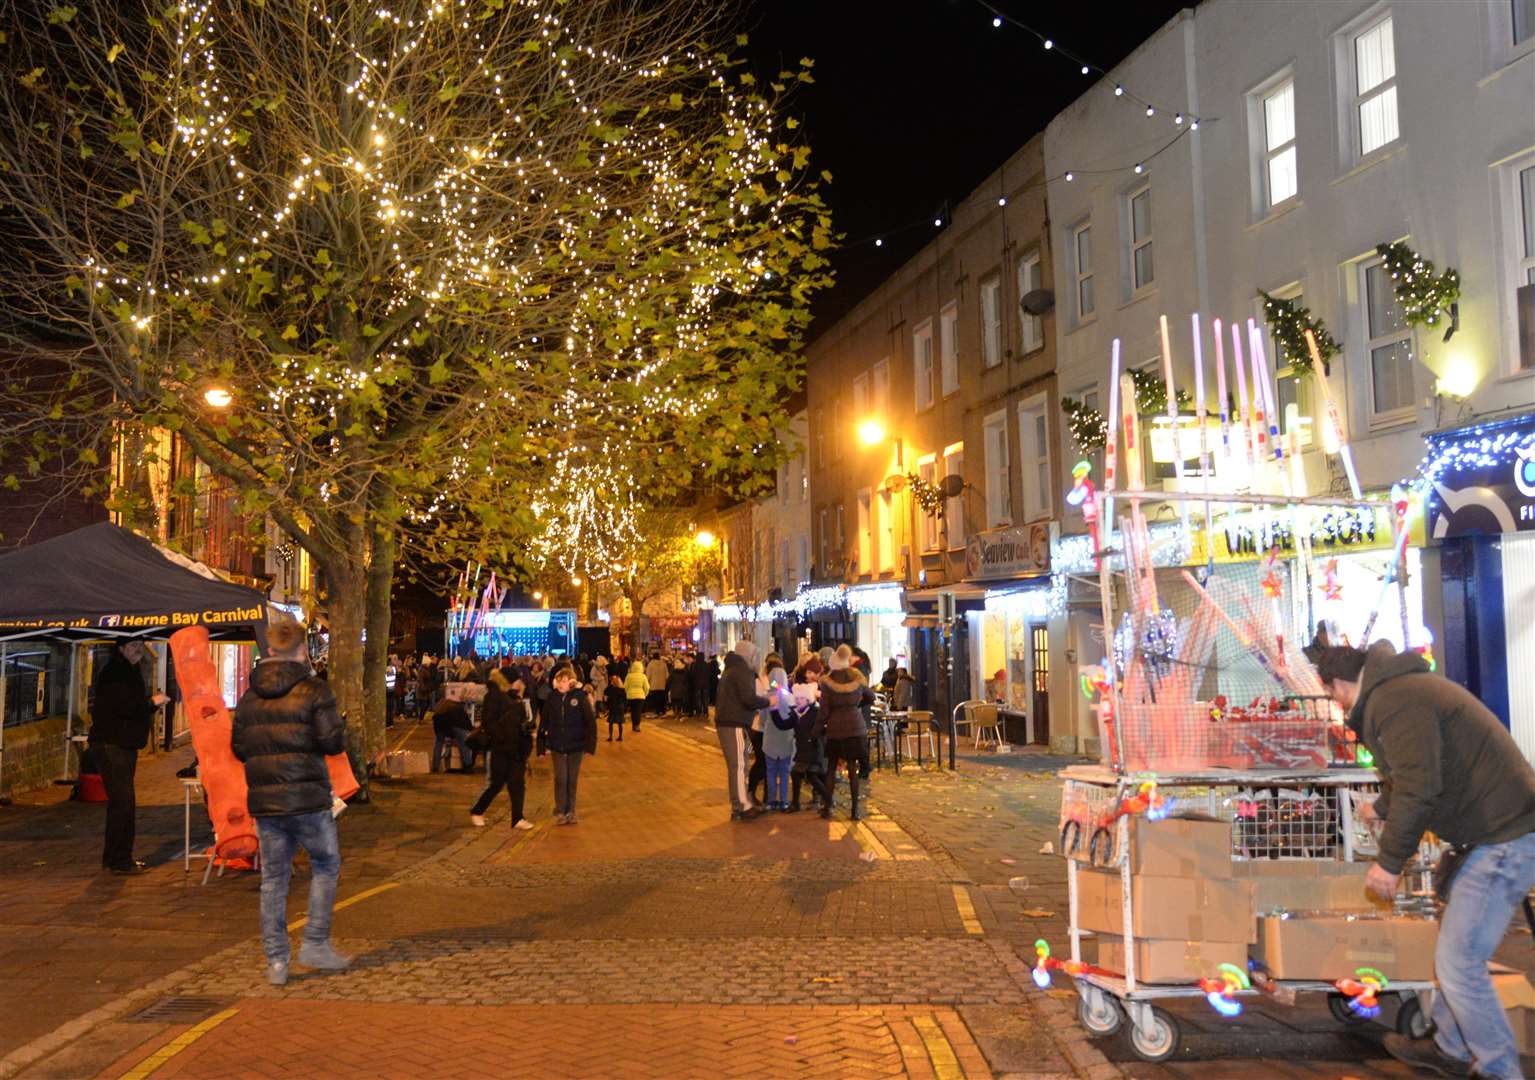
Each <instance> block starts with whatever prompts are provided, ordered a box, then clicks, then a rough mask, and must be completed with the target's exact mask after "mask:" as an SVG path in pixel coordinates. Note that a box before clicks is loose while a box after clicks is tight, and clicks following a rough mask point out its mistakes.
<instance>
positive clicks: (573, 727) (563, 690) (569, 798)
mask: <svg viewBox="0 0 1535 1080" xmlns="http://www.w3.org/2000/svg"><path fill="white" fill-rule="evenodd" d="M538 716H539V721H538V754H539V756H540V757H542V756H543V755H544V753H545V752H546V751H547V752H550V753H552V754H553V755H554V823H555V824H556V825H574V824H576V783H577V781H578V780H579V779H580V776H581V755H582V754H595V753H596V752H597V714H596V712H595V711H594V709H593V707H592V699H591V697H590V696H589V695H588V694H587V693H586V692H585V691H584V690H582V689H581V688H580V687H579V686H577V685H576V673H575V672H574V671H572V670H571V669H570V668H568V667H562V668H558V669H556V671H555V673H554V677H553V678H552V679H550V691H549V696H548V697H546V698H545V699H544V703H543V707H542V708H541V709H540V710H539V714H538Z"/></svg>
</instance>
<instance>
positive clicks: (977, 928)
mask: <svg viewBox="0 0 1535 1080" xmlns="http://www.w3.org/2000/svg"><path fill="white" fill-rule="evenodd" d="M954 906H955V907H957V908H958V909H959V921H960V922H962V923H964V926H965V930H966V931H968V932H969V933H972V934H977V935H978V934H982V933H984V931H983V930H982V929H981V921H980V920H979V919H977V918H976V917H975V905H974V904H972V903H971V902H970V890H969V889H967V888H965V887H964V886H963V885H956V886H954Z"/></svg>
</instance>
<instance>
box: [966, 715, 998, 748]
mask: <svg viewBox="0 0 1535 1080" xmlns="http://www.w3.org/2000/svg"><path fill="white" fill-rule="evenodd" d="M970 715H971V719H972V720H973V721H974V727H975V748H976V749H977V750H979V749H980V748H981V744H982V743H983V742H989V743H991V744H992V745H993V746H994V747H1000V746H1001V745H1002V742H1003V739H1002V720H1001V717H1000V716H999V714H998V710H997V707H996V706H995V705H991V704H983V705H977V706H976V707H975V709H974V710H973V711H972V712H971V714H970Z"/></svg>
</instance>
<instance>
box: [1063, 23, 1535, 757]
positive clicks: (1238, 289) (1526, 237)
mask: <svg viewBox="0 0 1535 1080" xmlns="http://www.w3.org/2000/svg"><path fill="white" fill-rule="evenodd" d="M1116 87H1123V88H1125V90H1126V91H1127V93H1125V94H1123V95H1121V94H1117V93H1116ZM1136 97H1139V98H1140V99H1142V100H1140V101H1135V100H1133V99H1134V98H1136ZM1148 103H1149V104H1150V105H1152V106H1153V107H1154V110H1155V111H1154V113H1153V114H1152V115H1149V116H1148V115H1147V104H1148ZM1180 114H1181V116H1182V119H1183V121H1184V122H1183V123H1181V124H1179V123H1177V122H1176V118H1177V117H1178V116H1179V115H1180ZM1193 117H1199V118H1201V122H1200V124H1199V126H1198V130H1190V129H1191V127H1192V123H1191V118H1193ZM1044 153H1045V171H1046V174H1047V176H1049V177H1050V178H1051V180H1050V183H1049V188H1048V205H1049V211H1050V220H1051V234H1050V241H1051V242H1050V255H1051V258H1052V260H1053V263H1054V280H1055V281H1056V282H1057V290H1056V326H1057V328H1058V338H1057V342H1058V344H1057V356H1058V368H1057V373H1058V385H1059V387H1060V390H1061V393H1062V395H1063V397H1075V398H1077V399H1079V400H1083V399H1085V400H1086V401H1087V402H1088V403H1089V404H1093V405H1095V406H1096V407H1098V408H1099V409H1101V410H1105V411H1106V409H1107V404H1108V385H1107V384H1108V371H1109V356H1110V343H1111V341H1112V340H1113V339H1114V338H1116V337H1117V338H1119V339H1121V342H1122V350H1123V351H1122V362H1123V364H1124V365H1125V367H1126V368H1131V367H1142V366H1146V365H1149V364H1151V363H1152V362H1153V361H1155V360H1157V358H1158V357H1159V353H1160V347H1159V334H1158V317H1159V316H1160V315H1166V316H1167V317H1168V319H1169V324H1170V328H1171V333H1172V343H1173V348H1172V352H1173V356H1174V359H1175V362H1176V363H1177V372H1178V375H1177V377H1178V381H1179V384H1180V386H1183V387H1188V388H1192V369H1191V366H1190V357H1191V349H1190V315H1191V313H1193V312H1196V311H1197V312H1199V313H1200V314H1201V315H1202V317H1203V318H1204V319H1205V320H1206V322H1205V325H1206V327H1208V326H1209V320H1210V318H1211V317H1213V316H1220V317H1221V318H1223V319H1225V320H1228V321H1229V320H1232V319H1240V320H1245V319H1247V318H1257V319H1258V321H1259V324H1260V325H1262V309H1261V304H1260V301H1259V299H1258V292H1259V290H1260V289H1261V290H1265V291H1268V292H1269V293H1271V294H1273V295H1276V296H1280V297H1295V296H1299V297H1302V298H1303V302H1304V304H1305V305H1306V306H1307V307H1309V308H1310V310H1311V313H1312V315H1313V316H1314V317H1318V318H1320V319H1321V320H1323V322H1324V323H1325V324H1326V327H1327V329H1328V330H1329V331H1330V332H1331V333H1332V335H1333V337H1334V338H1335V339H1336V340H1337V341H1338V343H1339V345H1340V346H1341V347H1342V353H1341V355H1339V356H1337V357H1334V358H1333V360H1332V363H1331V373H1330V377H1329V380H1328V385H1329V387H1330V388H1331V393H1332V395H1333V397H1334V398H1335V399H1336V400H1337V401H1338V403H1339V407H1340V409H1341V410H1342V414H1343V417H1342V418H1343V423H1344V425H1345V426H1346V428H1347V429H1348V436H1349V438H1350V441H1351V442H1352V445H1353V451H1354V460H1355V462H1356V463H1357V466H1358V472H1359V479H1360V481H1361V483H1362V485H1363V486H1364V488H1365V489H1366V490H1370V489H1375V490H1379V489H1381V488H1383V487H1385V486H1388V485H1390V484H1391V483H1392V482H1394V481H1397V480H1400V479H1402V478H1404V477H1409V476H1411V475H1412V474H1413V472H1414V470H1415V468H1416V466H1417V464H1418V463H1419V461H1420V460H1421V459H1422V458H1423V456H1424V453H1425V445H1424V441H1423V435H1424V434H1425V433H1426V432H1429V431H1432V430H1435V429H1439V428H1443V427H1448V426H1453V425H1455V424H1457V423H1459V422H1464V421H1466V420H1468V419H1470V418H1471V417H1475V416H1483V415H1487V414H1493V413H1497V412H1499V411H1500V410H1509V409H1519V408H1526V409H1528V408H1531V407H1535V346H1532V345H1531V344H1529V343H1528V342H1527V343H1526V344H1525V345H1524V351H1522V352H1521V345H1520V339H1519V309H1518V306H1517V305H1518V304H1519V303H1520V301H1521V298H1520V296H1519V293H1518V290H1519V289H1520V287H1521V286H1525V285H1530V284H1535V4H1532V3H1531V2H1529V0H1411V2H1406V0H1397V2H1396V3H1390V2H1387V3H1369V2H1365V0H1282V2H1281V0H1206V2H1205V3H1202V4H1201V5H1200V6H1199V7H1198V8H1197V9H1196V10H1185V11H1183V12H1180V13H1179V14H1178V15H1177V16H1176V17H1174V18H1173V19H1172V20H1170V21H1169V22H1168V23H1167V24H1166V25H1164V26H1163V27H1162V28H1161V29H1160V30H1159V31H1158V32H1157V33H1156V34H1154V35H1153V36H1152V37H1151V38H1150V39H1148V40H1147V41H1146V42H1145V43H1143V44H1142V45H1141V46H1140V47H1139V48H1138V49H1137V50H1136V51H1135V52H1134V53H1133V54H1132V55H1131V56H1130V57H1129V58H1127V59H1126V60H1125V61H1124V62H1123V63H1122V64H1121V65H1119V66H1118V67H1117V68H1115V69H1114V70H1113V71H1111V72H1109V74H1108V75H1107V76H1106V77H1105V78H1104V79H1102V80H1101V81H1100V82H1098V83H1097V84H1096V85H1095V86H1094V87H1093V88H1092V89H1091V90H1089V91H1088V92H1087V93H1086V94H1084V95H1083V96H1082V97H1081V98H1080V99H1079V100H1078V101H1076V102H1075V103H1073V104H1072V105H1071V106H1069V107H1068V108H1067V109H1065V110H1064V111H1063V112H1062V113H1061V114H1060V115H1058V116H1057V117H1056V118H1055V119H1054V120H1053V121H1052V122H1051V123H1050V124H1049V126H1048V127H1047V129H1046V132H1045V141H1044ZM1068 173H1069V174H1070V176H1071V179H1070V180H1068V179H1067V178H1066V177H1067V175H1068ZM1393 241H1405V242H1406V243H1407V244H1408V245H1409V246H1411V247H1412V248H1413V249H1415V250H1416V251H1417V252H1418V253H1419V254H1420V255H1421V256H1423V257H1425V258H1427V259H1430V260H1432V261H1433V262H1434V263H1435V264H1437V266H1438V267H1439V268H1440V269H1444V268H1446V267H1454V268H1456V269H1457V270H1458V271H1459V273H1460V276H1461V282H1462V297H1461V300H1460V304H1459V329H1458V331H1457V332H1456V333H1455V335H1454V337H1453V339H1452V340H1451V341H1450V342H1448V343H1446V342H1443V341H1442V340H1441V337H1442V328H1441V329H1432V330H1418V331H1411V330H1409V329H1408V328H1407V327H1406V326H1405V324H1403V323H1402V322H1401V319H1400V308H1399V305H1398V304H1397V302H1396V300H1395V298H1394V295H1393V293H1392V291H1391V288H1390V281H1389V275H1386V274H1383V272H1382V271H1381V270H1380V269H1379V260H1378V259H1377V257H1376V255H1375V247H1376V245H1377V244H1380V243H1385V242H1393ZM1523 302H1524V303H1525V304H1526V305H1527V306H1528V310H1527V311H1526V313H1525V316H1524V317H1525V319H1526V320H1529V321H1530V322H1531V327H1530V329H1527V331H1526V333H1527V334H1529V335H1532V336H1535V290H1529V289H1527V290H1526V291H1525V293H1524V294H1523ZM1208 334H1209V331H1208V330H1206V339H1205V349H1206V364H1207V365H1208V364H1209V363H1210V349H1211V342H1210V340H1209V336H1208ZM1245 340H1246V339H1245V337H1244V339H1243V341H1244V345H1245ZM1228 343H1229V338H1228ZM1267 347H1268V354H1269V360H1270V362H1271V364H1272V363H1274V362H1275V361H1277V362H1278V367H1277V370H1276V372H1275V373H1276V375H1277V376H1278V381H1279V387H1280V407H1281V408H1283V406H1284V404H1285V403H1286V401H1287V400H1293V401H1295V402H1296V404H1297V405H1298V406H1299V412H1300V413H1301V414H1303V415H1316V412H1315V409H1316V407H1317V404H1318V403H1316V402H1314V401H1313V400H1312V396H1313V395H1314V394H1315V393H1316V391H1315V387H1314V386H1313V385H1311V383H1310V380H1309V379H1302V380H1296V379H1294V378H1286V375H1287V374H1289V372H1288V370H1287V368H1286V366H1285V363H1284V361H1285V358H1284V357H1276V356H1275V349H1274V346H1273V341H1272V339H1271V338H1268V339H1267ZM1208 372H1209V368H1208V366H1207V374H1208ZM1209 398H1210V400H1211V402H1212V404H1213V402H1214V392H1213V386H1211V387H1210V393H1209ZM1316 441H1319V440H1316ZM1066 442H1067V446H1066V455H1065V457H1064V459H1063V461H1064V463H1065V465H1067V466H1069V465H1070V463H1071V462H1073V461H1074V460H1076V458H1077V457H1078V456H1080V455H1079V454H1078V453H1077V451H1076V448H1075V447H1073V446H1072V445H1071V444H1070V440H1069V436H1068V437H1067V439H1066ZM1305 457H1306V461H1307V476H1308V482H1309V484H1310V486H1311V489H1312V490H1319V489H1326V488H1328V487H1334V486H1337V485H1338V484H1339V483H1340V482H1341V477H1339V476H1338V475H1336V474H1335V473H1334V472H1332V471H1330V469H1329V464H1328V462H1327V461H1325V460H1324V459H1323V458H1324V455H1322V454H1321V453H1320V452H1318V450H1316V449H1313V450H1312V451H1310V452H1308V453H1307V454H1306V455H1305ZM1062 480H1063V482H1065V477H1064V476H1063V477H1062ZM1066 527H1067V528H1068V529H1072V528H1076V529H1080V527H1081V526H1080V519H1077V520H1076V521H1075V523H1073V522H1072V521H1071V520H1069V519H1068V522H1067V525H1066ZM1518 543H1519V544H1529V545H1531V546H1535V540H1520V541H1518ZM1504 546H1505V547H1511V546H1513V545H1512V544H1505V545H1504ZM1438 550H1439V549H1437V548H1432V547H1431V548H1429V549H1426V550H1425V552H1424V554H1423V560H1422V561H1423V594H1424V618H1425V619H1426V620H1427V622H1428V624H1429V625H1430V626H1432V627H1435V628H1436V632H1439V631H1438V627H1440V626H1442V624H1443V622H1444V612H1443V610H1442V606H1443V605H1442V597H1441V595H1440V593H1441V590H1440V588H1439V581H1438V576H1437V575H1438V573H1439V568H1438ZM1526 554H1529V553H1528V552H1526ZM1090 623H1091V614H1090V608H1089V607H1088V606H1085V605H1084V606H1083V607H1082V608H1080V609H1078V610H1077V611H1076V612H1075V613H1074V615H1073V617H1072V625H1071V631H1072V636H1071V642H1070V645H1069V647H1071V648H1073V649H1075V651H1077V652H1078V653H1080V654H1081V655H1082V656H1083V659H1082V661H1081V662H1082V663H1088V662H1091V660H1090V659H1089V658H1091V657H1094V656H1096V655H1100V654H1101V652H1102V644H1101V641H1100V642H1098V643H1096V644H1095V643H1094V642H1093V640H1092V633H1091V628H1090ZM1512 640H1513V639H1512V638H1510V641H1511V642H1512ZM1529 648H1531V650H1535V643H1531V644H1530V645H1529ZM1513 659H1514V658H1513V656H1510V662H1511V663H1512V661H1513ZM1531 661H1532V664H1535V657H1531ZM1060 678H1061V679H1062V680H1065V685H1071V684H1073V683H1074V681H1075V672H1074V671H1062V672H1060ZM1532 723H1535V720H1532ZM1077 727H1078V732H1079V734H1081V735H1084V736H1086V735H1088V734H1089V732H1090V725H1089V724H1088V723H1086V722H1083V721H1079V723H1078V725H1077ZM1529 749H1530V748H1527V751H1528V750H1529Z"/></svg>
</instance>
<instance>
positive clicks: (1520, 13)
mask: <svg viewBox="0 0 1535 1080" xmlns="http://www.w3.org/2000/svg"><path fill="white" fill-rule="evenodd" d="M1509 7H1510V8H1511V9H1512V11H1511V12H1510V15H1511V17H1512V20H1513V24H1514V44H1515V45H1519V44H1522V43H1523V42H1525V41H1528V40H1529V39H1530V38H1532V37H1535V0H1509Z"/></svg>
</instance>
